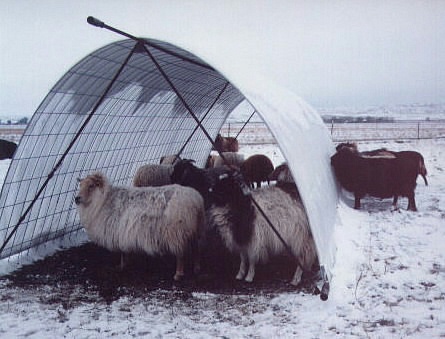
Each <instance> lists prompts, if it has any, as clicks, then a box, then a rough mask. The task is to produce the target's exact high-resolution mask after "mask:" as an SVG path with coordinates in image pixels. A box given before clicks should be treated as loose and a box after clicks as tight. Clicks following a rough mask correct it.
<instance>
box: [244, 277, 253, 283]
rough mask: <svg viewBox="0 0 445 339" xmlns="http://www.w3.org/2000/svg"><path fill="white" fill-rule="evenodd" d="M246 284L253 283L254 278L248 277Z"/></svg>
mask: <svg viewBox="0 0 445 339" xmlns="http://www.w3.org/2000/svg"><path fill="white" fill-rule="evenodd" d="M244 281H245V282H248V283H251V282H252V281H253V277H252V278H251V277H246V279H244Z"/></svg>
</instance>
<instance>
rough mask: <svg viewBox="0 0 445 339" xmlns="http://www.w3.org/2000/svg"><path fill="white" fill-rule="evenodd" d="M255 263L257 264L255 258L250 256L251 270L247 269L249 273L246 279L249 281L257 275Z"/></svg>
mask: <svg viewBox="0 0 445 339" xmlns="http://www.w3.org/2000/svg"><path fill="white" fill-rule="evenodd" d="M255 264H256V262H255V260H253V258H251V257H249V270H248V271H247V275H246V278H245V279H244V281H247V282H249V283H251V282H252V281H253V278H254V277H255Z"/></svg>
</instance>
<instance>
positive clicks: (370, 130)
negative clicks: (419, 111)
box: [221, 120, 445, 145]
mask: <svg viewBox="0 0 445 339" xmlns="http://www.w3.org/2000/svg"><path fill="white" fill-rule="evenodd" d="M243 125H244V124H243V123H242V122H230V123H226V124H224V125H223V127H222V129H221V134H222V135H223V136H235V135H237V134H238V133H239V131H240V130H241V129H242V128H243ZM326 127H327V128H328V130H329V132H330V134H331V136H332V140H333V141H334V142H340V141H367V140H369V141H379V140H409V139H434V138H444V137H445V120H431V121H420V120H400V121H394V122H374V123H351V122H349V123H334V122H332V123H326ZM238 140H239V142H240V143H241V144H246V145H257V144H275V143H276V141H275V138H274V137H273V135H272V134H271V133H270V132H269V130H268V128H267V126H266V125H265V124H264V123H263V122H251V123H249V124H248V125H246V126H245V127H244V129H243V130H242V132H241V133H240V135H239V137H238Z"/></svg>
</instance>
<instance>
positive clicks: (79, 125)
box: [0, 39, 338, 273]
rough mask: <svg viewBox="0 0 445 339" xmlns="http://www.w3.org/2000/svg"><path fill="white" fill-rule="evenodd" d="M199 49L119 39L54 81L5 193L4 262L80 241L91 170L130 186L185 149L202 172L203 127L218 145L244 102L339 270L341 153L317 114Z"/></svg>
mask: <svg viewBox="0 0 445 339" xmlns="http://www.w3.org/2000/svg"><path fill="white" fill-rule="evenodd" d="M194 49H195V50H194V51H193V52H194V54H192V53H190V52H188V51H185V50H184V49H181V48H179V47H177V46H174V45H172V44H169V43H166V42H161V41H156V40H148V39H147V40H145V43H144V44H141V43H139V44H138V43H136V42H135V41H133V40H123V41H118V42H115V43H112V44H109V45H107V46H104V47H102V48H100V49H98V50H96V51H95V52H93V53H91V54H90V55H88V56H87V57H85V58H84V59H83V60H81V61H80V62H79V63H78V64H76V65H75V66H73V67H72V68H71V69H70V70H69V71H68V72H67V73H66V74H65V75H64V76H63V77H62V78H61V79H60V80H59V81H58V83H57V84H56V85H55V86H54V87H53V89H52V90H51V91H50V92H49V93H48V95H47V97H46V98H45V99H44V101H43V102H42V104H41V105H40V106H39V107H38V109H37V111H36V112H35V114H34V116H33V117H32V119H31V121H30V124H29V126H28V128H27V130H26V131H25V133H24V135H23V137H22V139H21V141H20V144H19V147H18V149H17V152H16V154H15V157H14V159H13V161H12V162H11V166H10V168H9V171H8V174H7V176H6V178H5V182H4V185H3V187H2V191H1V195H0V246H2V251H1V253H0V258H6V257H9V256H11V255H14V254H17V253H23V251H26V250H27V249H29V248H31V247H33V246H36V245H39V244H42V243H45V242H47V241H49V240H52V239H56V238H58V237H61V236H65V235H67V234H68V235H72V236H73V237H74V238H75V234H76V233H78V232H79V231H81V230H82V228H81V226H80V223H79V219H78V215H77V212H76V208H75V205H74V195H75V192H76V191H77V184H78V183H77V179H78V178H80V177H83V176H85V175H86V174H89V173H90V172H92V171H95V170H101V171H103V172H104V173H105V174H106V175H107V176H108V177H109V178H110V179H111V181H112V182H113V183H117V184H131V180H132V177H133V175H134V173H135V171H136V169H137V168H138V167H139V166H141V165H142V164H145V163H149V162H152V163H157V162H159V159H160V157H161V156H163V155H166V154H176V153H178V152H179V151H181V156H182V157H184V158H192V159H195V160H196V161H197V164H198V165H201V166H203V165H204V163H205V161H206V159H207V156H208V154H209V153H210V150H211V143H210V142H209V141H208V139H207V138H206V136H205V134H204V132H203V131H202V130H201V129H200V128H197V123H196V119H198V120H199V121H200V122H201V123H202V125H203V126H204V128H205V129H206V131H207V132H208V133H209V135H210V136H211V137H212V138H215V137H216V135H217V133H218V132H219V130H220V128H221V126H222V124H223V123H224V122H225V120H226V119H227V117H228V115H229V114H230V113H231V112H232V111H233V110H234V109H235V108H236V107H237V106H238V105H239V103H240V102H242V101H243V100H247V101H248V102H249V103H250V104H251V105H252V106H253V108H254V109H255V110H256V111H257V112H258V114H259V115H260V116H261V117H262V118H263V120H264V122H265V123H266V124H267V126H268V127H269V129H270V131H271V133H272V134H273V135H274V137H275V138H276V140H277V142H278V144H279V147H280V149H281V151H282V153H283V155H284V157H285V158H286V160H287V161H288V163H289V165H290V167H291V170H292V173H293V175H294V178H295V180H296V182H297V186H298V188H299V190H300V194H301V196H302V199H303V202H304V205H305V208H306V210H307V213H308V217H309V221H310V224H311V228H312V232H313V234H314V237H315V241H316V245H317V249H318V254H319V259H320V264H321V265H322V266H324V267H325V268H326V269H327V272H328V273H329V272H331V270H332V267H333V264H334V256H335V243H334V241H333V233H334V225H335V219H336V208H337V200H338V192H337V187H336V184H335V180H334V176H333V173H332V170H331V166H330V155H331V154H332V153H333V145H332V143H331V141H330V137H329V133H328V130H327V129H326V127H325V125H324V124H323V122H322V120H321V118H320V116H319V115H318V114H317V113H316V112H315V111H314V110H313V109H312V108H310V107H309V106H308V105H307V104H306V103H304V102H303V100H301V99H300V98H298V97H296V96H295V95H294V94H293V93H290V92H288V91H286V90H284V89H281V88H278V87H276V86H275V85H273V84H272V83H271V82H270V81H268V80H267V79H263V78H261V77H260V76H258V75H257V74H255V72H254V70H252V69H249V67H248V66H247V65H240V64H237V63H236V62H233V60H231V59H225V58H222V57H221V58H215V57H214V56H211V55H207V57H206V53H205V50H203V51H202V53H201V51H200V50H197V48H196V47H195V48H194ZM189 50H191V49H189ZM197 55H200V56H201V57H202V58H203V59H205V60H206V61H203V59H201V58H198V57H197ZM241 70H242V71H241ZM189 111H192V112H193V114H194V115H195V117H193V116H192V114H190V112H189Z"/></svg>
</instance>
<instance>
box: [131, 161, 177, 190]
mask: <svg viewBox="0 0 445 339" xmlns="http://www.w3.org/2000/svg"><path fill="white" fill-rule="evenodd" d="M172 172H173V166H172V165H158V164H147V165H143V166H141V167H139V168H138V170H137V171H136V173H135V175H134V178H133V186H135V187H147V186H163V185H169V184H171V183H172V182H171V180H170V176H171V173H172Z"/></svg>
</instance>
